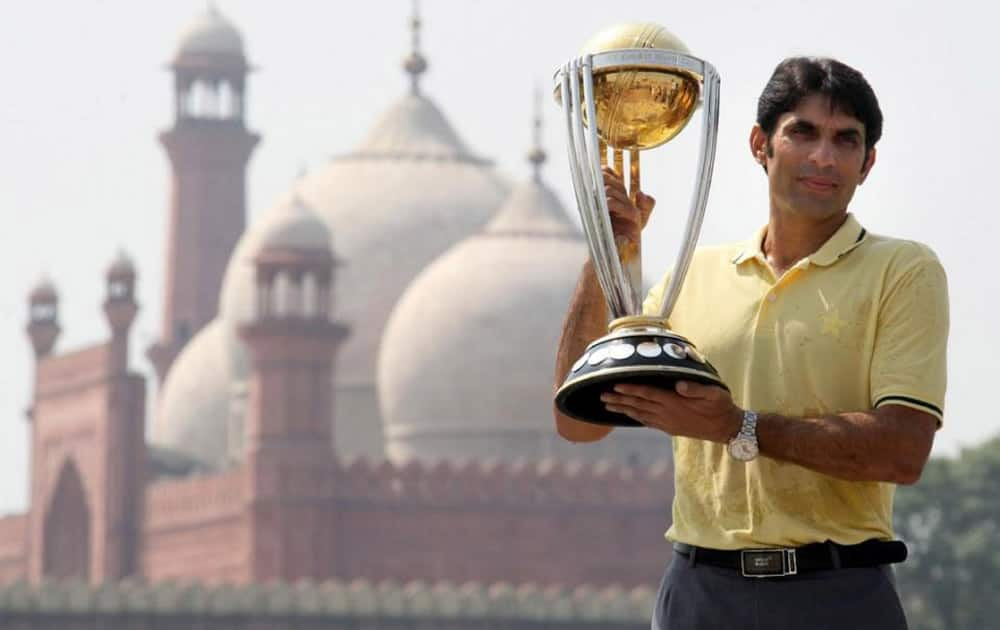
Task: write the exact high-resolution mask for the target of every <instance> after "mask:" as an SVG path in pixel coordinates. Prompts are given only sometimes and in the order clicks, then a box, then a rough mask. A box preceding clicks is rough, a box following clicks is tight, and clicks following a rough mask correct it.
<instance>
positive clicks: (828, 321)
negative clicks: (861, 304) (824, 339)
mask: <svg viewBox="0 0 1000 630" xmlns="http://www.w3.org/2000/svg"><path fill="white" fill-rule="evenodd" d="M820 319H821V320H822V321H823V330H822V333H823V334H824V335H833V336H834V337H837V338H839V337H840V331H841V329H842V328H843V327H844V326H846V325H847V321H846V320H843V319H841V318H840V310H839V309H836V308H835V309H833V310H832V311H828V312H826V313H824V314H822V315H820Z"/></svg>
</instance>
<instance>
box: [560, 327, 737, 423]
mask: <svg viewBox="0 0 1000 630" xmlns="http://www.w3.org/2000/svg"><path fill="white" fill-rule="evenodd" d="M677 381H694V382H697V383H703V384H706V385H717V386H719V387H722V388H725V389H727V390H728V389H729V388H728V387H726V385H725V384H724V383H723V382H722V379H720V378H719V373H718V372H717V371H716V369H715V368H714V367H713V366H712V364H711V363H709V362H708V361H706V360H705V358H704V357H703V356H702V355H701V353H699V352H698V350H697V349H696V348H695V347H694V346H693V345H692V344H691V342H690V341H688V340H687V339H685V338H684V337H681V336H680V335H678V334H676V333H673V332H670V331H669V330H667V329H665V328H658V327H651V326H644V327H642V328H623V329H619V330H616V331H614V332H612V333H611V334H609V335H606V336H604V337H601V338H600V339H598V340H597V341H595V342H594V343H592V344H590V346H588V347H587V351H586V352H584V353H583V356H582V357H580V359H579V360H577V362H576V363H575V364H573V367H572V369H570V372H569V374H568V375H567V376H566V380H565V381H563V384H562V386H561V387H560V388H559V391H558V392H556V398H555V402H556V407H558V408H559V411H560V412H562V413H563V414H565V415H567V416H571V417H573V418H576V419H578V420H583V421H584V422H590V423H591V424H602V425H610V426H617V427H641V426H643V424H642V423H640V422H638V421H636V420H633V419H632V418H629V417H628V416H626V415H624V414H621V413H617V412H613V411H608V409H607V408H606V407H605V406H604V403H603V402H601V394H603V393H604V392H607V391H611V389H612V388H613V387H614V386H615V385H617V384H619V383H634V384H637V385H652V386H654V387H662V388H664V389H670V390H672V389H673V387H674V383H676V382H677Z"/></svg>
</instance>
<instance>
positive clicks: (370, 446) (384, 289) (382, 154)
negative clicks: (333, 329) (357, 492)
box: [220, 91, 508, 456]
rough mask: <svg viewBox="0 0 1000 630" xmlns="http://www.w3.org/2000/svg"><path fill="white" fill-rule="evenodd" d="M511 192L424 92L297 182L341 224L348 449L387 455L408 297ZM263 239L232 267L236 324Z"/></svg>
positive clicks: (251, 241) (340, 364)
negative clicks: (378, 385) (390, 381)
mask: <svg viewBox="0 0 1000 630" xmlns="http://www.w3.org/2000/svg"><path fill="white" fill-rule="evenodd" d="M507 191H508V186H507V184H506V182H505V181H504V180H503V179H502V178H501V177H499V176H498V175H497V174H496V172H495V171H494V169H493V167H492V164H491V163H490V162H488V161H486V160H484V159H482V158H480V157H478V156H476V155H474V154H473V153H472V152H470V151H469V150H468V149H467V148H466V146H465V144H464V143H463V142H462V141H461V139H460V138H459V136H458V134H457V133H455V131H454V130H453V129H452V127H451V125H450V124H449V123H448V121H447V119H446V118H445V117H444V115H443V114H442V113H441V110H440V109H438V107H437V106H436V105H435V104H434V103H433V102H432V101H431V100H430V99H428V98H427V97H425V96H423V95H421V94H419V93H418V92H416V91H414V92H413V93H410V94H407V95H405V96H404V97H403V98H402V99H400V100H399V101H398V102H396V103H395V104H394V105H393V106H391V107H390V108H389V109H388V110H387V111H386V112H385V113H384V114H383V115H382V117H381V118H380V119H379V121H378V122H377V123H376V124H375V126H374V127H373V128H372V130H371V131H370V133H369V134H368V136H367V138H366V139H365V140H364V142H362V143H361V145H360V146H359V147H357V148H356V149H355V150H354V151H353V152H351V153H348V154H346V155H342V156H338V157H335V158H333V159H331V160H330V161H329V162H327V163H326V164H325V165H323V166H322V167H320V168H317V169H315V170H314V171H312V172H310V173H308V174H307V175H305V176H304V177H303V178H302V179H301V180H300V181H299V182H297V184H296V185H295V193H296V194H298V195H299V196H300V197H301V199H302V200H303V201H304V202H305V203H306V204H308V205H309V206H310V207H311V208H312V209H313V210H314V211H315V212H316V214H317V215H318V216H319V217H320V218H321V220H322V221H323V222H325V223H326V225H327V226H329V227H330V228H331V229H332V230H335V231H336V233H337V255H338V258H339V260H341V261H342V265H341V266H340V267H339V268H338V271H337V280H336V283H335V286H334V291H333V298H332V299H333V308H332V313H333V318H334V319H336V320H337V321H340V322H343V323H344V324H346V325H347V326H349V327H350V329H351V332H350V336H348V338H347V339H346V340H345V342H344V344H343V346H342V347H341V349H340V350H339V352H338V355H337V369H336V370H335V376H334V390H335V391H334V397H333V398H334V406H335V410H334V414H335V418H336V432H337V439H336V443H337V447H338V449H339V450H340V452H341V454H342V455H353V454H364V455H369V456H382V454H383V438H382V435H381V420H380V416H379V411H378V404H377V400H376V393H375V359H376V356H377V353H378V347H379V343H380V341H381V338H382V332H383V328H384V326H385V322H386V320H387V319H388V317H389V314H390V312H391V311H392V309H393V307H394V306H395V304H396V301H397V300H398V299H399V296H400V295H402V293H403V291H404V290H405V289H406V287H407V285H409V283H410V282H411V281H412V279H413V278H414V276H416V274H417V273H418V272H419V271H420V270H421V269H423V268H424V267H426V266H427V265H428V264H429V263H430V262H431V261H433V260H434V259H435V258H437V257H438V256H439V255H440V254H441V253H443V252H444V251H445V250H446V249H447V248H448V247H450V246H451V245H453V244H455V243H457V242H458V241H460V240H462V239H463V238H465V237H467V236H469V235H470V234H473V233H475V232H476V231H477V230H479V229H481V228H482V227H483V226H484V225H485V223H486V222H487V221H488V220H489V219H490V218H491V217H492V216H493V214H494V212H495V211H496V208H497V207H499V205H500V203H501V202H502V201H503V198H504V197H505V195H506V193H507ZM269 214H270V213H269ZM268 220H269V219H268V218H266V217H265V219H264V220H263V222H266V221H268ZM261 238H262V237H261V234H260V231H259V230H258V228H257V226H256V225H254V226H251V228H250V229H249V230H248V231H247V232H246V233H245V234H244V236H243V238H242V239H241V241H240V243H239V244H238V245H237V247H236V249H235V251H234V254H233V257H232V258H231V260H230V264H229V268H228V269H227V271H226V274H225V278H224V280H223V289H222V295H221V299H220V310H221V314H222V317H224V318H226V319H227V320H229V321H231V322H234V323H239V322H242V321H245V320H246V319H247V318H249V317H250V316H251V315H252V313H253V310H252V309H253V304H254V302H253V270H252V265H251V264H250V260H251V258H252V256H253V255H254V254H255V253H256V251H257V249H258V247H259V246H260V242H261ZM241 363H243V364H245V361H243V362H241ZM236 376H237V377H238V378H245V373H239V374H237V375H236Z"/></svg>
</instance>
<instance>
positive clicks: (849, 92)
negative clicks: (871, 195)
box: [757, 57, 882, 161]
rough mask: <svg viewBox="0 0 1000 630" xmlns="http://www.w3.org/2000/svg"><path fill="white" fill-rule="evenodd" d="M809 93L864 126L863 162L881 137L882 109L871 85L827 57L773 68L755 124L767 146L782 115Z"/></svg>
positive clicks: (792, 60)
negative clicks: (762, 132) (762, 131)
mask: <svg viewBox="0 0 1000 630" xmlns="http://www.w3.org/2000/svg"><path fill="white" fill-rule="evenodd" d="M811 94H820V95H823V96H826V97H828V98H829V99H830V105H831V107H833V108H834V109H837V110H839V111H841V112H843V113H845V114H847V115H849V116H853V117H855V118H857V119H858V120H859V121H860V122H861V123H862V124H863V125H864V126H865V161H867V160H868V155H869V154H870V153H871V150H872V147H874V146H875V143H876V142H878V140H879V138H881V137H882V110H881V109H879V106H878V99H877V98H876V97H875V92H874V91H873V90H872V86H871V85H869V84H868V81H867V80H866V79H865V77H864V76H863V75H862V74H861V73H860V72H858V71H857V70H855V69H854V68H852V67H850V66H848V65H847V64H844V63H841V62H839V61H837V60H836V59H830V58H827V57H790V58H788V59H785V60H784V61H782V62H781V63H779V64H778V67H777V68H775V69H774V74H772V75H771V78H770V80H768V82H767V85H765V86H764V91H763V92H761V94H760V98H759V99H758V100H757V124H759V125H760V128H761V129H763V130H764V133H765V134H767V139H768V147H770V143H771V137H772V135H773V134H774V129H775V127H776V126H777V124H778V118H780V117H781V115H782V114H784V113H785V112H790V111H792V110H794V109H795V108H796V107H798V105H799V102H800V101H801V100H802V99H803V98H805V97H806V96H809V95H811Z"/></svg>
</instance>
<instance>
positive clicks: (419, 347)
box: [378, 182, 586, 460]
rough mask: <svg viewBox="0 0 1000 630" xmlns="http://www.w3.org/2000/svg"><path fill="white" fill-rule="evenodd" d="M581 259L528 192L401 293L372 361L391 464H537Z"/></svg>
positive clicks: (566, 231) (566, 232)
mask: <svg viewBox="0 0 1000 630" xmlns="http://www.w3.org/2000/svg"><path fill="white" fill-rule="evenodd" d="M585 257H586V248H585V245H584V243H583V240H582V238H581V236H580V235H579V234H578V233H577V231H576V230H575V229H574V228H573V227H572V225H571V224H570V222H569V220H568V218H567V217H566V215H565V213H564V211H563V209H562V207H561V205H560V204H559V202H558V200H557V199H556V198H555V196H554V195H553V194H552V192H551V191H550V190H549V189H548V188H546V187H545V186H544V185H542V184H541V183H539V182H529V183H527V184H524V185H522V186H519V187H518V188H517V190H516V191H515V192H514V193H513V194H512V195H511V197H510V199H509V201H508V203H507V204H505V205H504V207H503V209H502V210H501V211H500V213H499V214H498V216H497V218H496V219H495V220H494V221H493V222H492V223H491V224H490V225H489V226H488V227H487V229H486V230H484V231H483V232H482V233H480V234H477V235H476V236H473V237H471V238H469V239H467V240H465V241H463V242H462V243H460V244H459V245H457V246H456V247H454V248H452V249H451V250H449V251H448V252H447V253H446V254H445V255H443V256H442V257H441V258H439V259H438V260H436V261H435V262H434V263H433V264H432V265H431V266H430V267H428V268H427V269H426V270H425V271H424V272H422V273H421V274H420V275H419V276H418V277H417V279H416V280H414V281H413V284H412V285H411V286H410V287H409V288H408V289H407V291H406V293H405V294H404V296H403V298H402V299H401V300H400V302H399V305H398V306H397V307H396V309H395V310H394V311H393V313H392V317H391V319H390V320H389V324H388V326H387V327H386V332H385V337H384V339H383V343H382V349H381V352H380V354H379V363H378V377H379V380H378V385H379V402H380V405H381V408H382V416H383V419H384V422H385V432H386V439H387V452H388V454H389V456H390V457H391V458H393V459H395V460H405V459H408V458H410V457H420V458H426V459H436V458H440V457H445V456H447V455H448V454H455V453H461V454H462V455H463V456H469V457H487V456H512V457H517V456H528V457H531V456H543V455H545V454H546V452H545V451H546V448H547V447H548V446H551V444H552V443H553V440H552V439H551V438H552V437H553V436H554V434H553V430H552V419H551V418H552V416H551V408H552V388H551V382H552V364H553V360H554V356H555V350H556V347H557V345H558V340H559V330H560V325H561V323H562V319H563V314H564V313H565V311H566V306H567V304H568V303H569V298H570V294H571V292H572V290H573V286H574V285H575V283H576V278H577V276H578V275H579V272H580V268H581V266H582V265H583V262H584V260H585Z"/></svg>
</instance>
